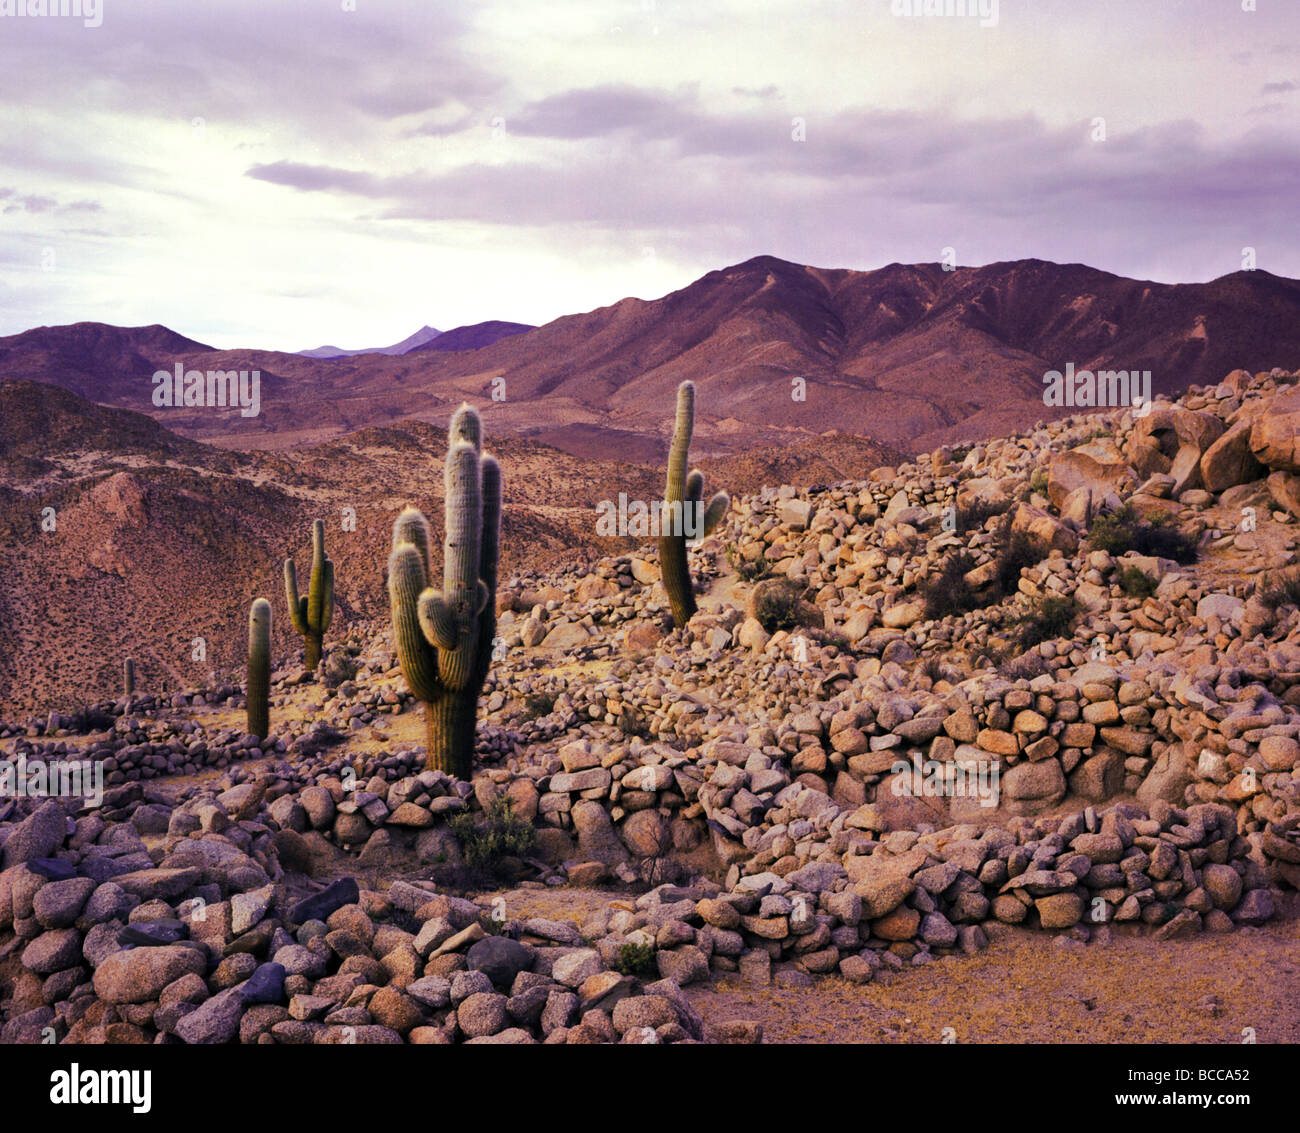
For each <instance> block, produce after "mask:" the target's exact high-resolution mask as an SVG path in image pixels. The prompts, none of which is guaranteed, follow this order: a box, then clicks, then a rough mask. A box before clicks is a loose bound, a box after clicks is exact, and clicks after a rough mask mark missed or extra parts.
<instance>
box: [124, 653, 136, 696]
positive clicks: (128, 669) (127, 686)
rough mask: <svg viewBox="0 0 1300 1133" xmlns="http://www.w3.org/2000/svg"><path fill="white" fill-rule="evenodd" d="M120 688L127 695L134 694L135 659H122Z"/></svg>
mask: <svg viewBox="0 0 1300 1133" xmlns="http://www.w3.org/2000/svg"><path fill="white" fill-rule="evenodd" d="M122 689H123V691H124V692H125V694H126V695H127V696H134V695H135V661H134V659H133V658H131V657H124V658H123V659H122Z"/></svg>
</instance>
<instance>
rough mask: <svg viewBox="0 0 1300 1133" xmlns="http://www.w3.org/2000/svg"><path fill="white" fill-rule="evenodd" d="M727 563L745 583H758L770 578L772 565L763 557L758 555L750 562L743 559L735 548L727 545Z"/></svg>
mask: <svg viewBox="0 0 1300 1133" xmlns="http://www.w3.org/2000/svg"><path fill="white" fill-rule="evenodd" d="M727 562H728V563H729V564H730V565H731V569H732V570H734V571H735V572H736V574H737V575H738V576H739V577H740V578H742V579H744V581H746V582H758V581H760V580H761V579H764V578H770V577H771V576H772V564H771V563H769V562H768V561H767V559H766V557H765V556H763V555H759V556H758V558H757V559H755V560H754V561H753V562H751V561H750V560H749V559H747V558H745V557H743V556H742V555H741V554H740V552H739V551H738V550H736V548H735V547H733V546H730V545H728V547H727Z"/></svg>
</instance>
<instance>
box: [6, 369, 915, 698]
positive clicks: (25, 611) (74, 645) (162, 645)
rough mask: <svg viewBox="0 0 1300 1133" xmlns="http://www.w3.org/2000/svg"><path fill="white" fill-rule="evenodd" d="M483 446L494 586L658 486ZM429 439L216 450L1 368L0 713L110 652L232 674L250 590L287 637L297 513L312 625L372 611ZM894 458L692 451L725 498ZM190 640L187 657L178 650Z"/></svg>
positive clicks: (443, 442)
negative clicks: (323, 549)
mask: <svg viewBox="0 0 1300 1133" xmlns="http://www.w3.org/2000/svg"><path fill="white" fill-rule="evenodd" d="M486 439H487V448H488V450H489V451H491V452H492V453H493V454H494V455H496V456H497V457H498V459H499V460H500V461H501V465H502V470H503V474H504V478H505V484H506V497H505V513H504V517H503V524H502V539H501V571H502V576H503V578H509V577H511V576H512V575H514V574H518V573H519V572H521V571H531V570H538V569H541V568H543V567H545V566H547V565H548V564H552V563H554V562H556V561H557V560H565V559H575V558H579V559H585V558H589V557H594V556H598V555H601V554H609V553H618V552H620V551H623V550H631V549H632V548H633V547H634V546H635V544H636V542H637V541H636V540H631V539H610V538H602V537H599V536H597V534H596V519H597V517H598V512H597V504H598V503H600V502H601V501H602V500H617V498H618V494H619V493H620V492H625V493H627V495H628V496H629V498H631V499H641V500H646V501H649V500H653V499H656V498H657V497H658V496H659V495H660V494H662V492H663V483H664V470H663V467H662V465H658V466H653V465H635V464H630V463H619V462H615V461H598V460H594V459H590V458H580V457H576V456H573V455H571V454H569V453H566V452H561V451H559V450H557V449H554V448H550V447H548V446H546V445H543V444H539V443H537V442H535V441H531V440H527V439H523V438H519V437H511V436H498V435H495V434H493V433H492V431H491V429H490V428H489V430H488V432H487V438H486ZM446 448H447V437H446V432H445V430H444V429H440V428H436V427H434V426H432V425H429V424H426V423H424V422H420V421H409V420H408V421H404V422H400V423H398V424H396V425H393V426H385V427H372V428H368V429H363V430H361V431H359V432H356V433H352V434H350V435H348V436H346V437H342V438H339V439H335V440H331V441H328V442H325V443H322V444H318V445H312V446H304V447H302V448H300V449H297V450H295V451H293V452H289V453H274V452H259V451H242V452H241V451H231V450H228V449H222V448H217V447H214V446H212V445H207V444H203V443H200V442H196V441H193V440H189V439H186V438H184V437H179V436H177V435H175V434H174V433H171V432H169V431H168V430H167V429H165V428H163V426H162V425H160V424H159V423H158V422H157V421H155V420H153V419H152V418H150V417H148V416H145V415H144V414H142V413H132V412H125V411H123V410H120V409H112V408H106V407H104V406H100V405H95V404H92V403H91V402H88V401H85V400H83V399H82V398H79V397H77V396H76V395H74V394H72V393H69V392H67V391H65V390H62V389H57V388H53V387H51V386H48V385H42V384H38V383H36V382H24V381H10V380H0V578H3V579H4V584H3V586H0V719H6V720H7V719H12V718H13V717H14V715H15V713H16V712H18V711H26V710H30V709H36V708H44V709H48V708H51V707H63V708H69V707H71V706H73V705H77V704H81V703H84V702H85V701H87V700H94V699H98V698H100V697H103V696H112V695H115V694H116V693H117V692H118V691H119V681H120V672H121V660H122V658H123V657H125V656H131V657H134V658H135V660H136V665H137V669H138V670H139V672H140V675H141V681H142V682H145V681H147V682H148V684H149V687H152V688H161V687H164V686H166V687H169V688H172V689H176V688H178V687H181V686H186V685H189V684H192V683H193V682H195V681H196V680H200V679H201V678H203V677H204V676H206V675H207V673H208V672H210V671H213V670H219V671H222V672H226V671H230V670H232V669H238V668H240V667H241V666H242V665H243V658H244V651H245V650H246V647H247V637H246V627H247V621H248V606H249V603H250V602H252V600H253V599H254V598H257V597H262V598H269V599H271V601H272V605H273V608H274V609H275V611H276V615H275V617H274V619H273V635H274V638H275V641H276V649H277V651H278V652H283V653H286V654H287V653H289V652H291V651H292V650H294V649H296V648H298V647H299V642H298V641H297V640H296V639H295V637H294V635H293V633H292V631H291V629H290V627H289V624H288V619H287V617H286V616H284V613H283V611H284V605H283V598H282V595H283V583H282V581H281V566H282V563H283V561H284V558H285V556H286V555H296V556H297V557H298V560H299V567H300V569H305V567H306V563H307V559H306V555H307V553H308V550H309V545H310V525H311V522H312V520H314V519H318V518H319V519H324V520H325V522H326V544H327V547H328V550H329V554H330V557H331V558H332V559H333V560H334V562H335V565H336V570H337V593H336V608H337V612H336V615H335V623H334V629H333V630H332V631H331V632H332V633H334V634H337V635H339V636H343V635H344V634H345V633H346V631H347V627H348V626H349V625H351V624H353V623H354V622H355V621H356V620H357V619H372V618H384V617H386V616H387V610H388V600H387V594H386V591H385V577H384V572H385V565H386V562H387V558H388V551H389V547H390V542H391V538H392V524H393V521H394V519H396V517H397V515H398V513H399V512H400V511H401V509H402V507H404V506H405V505H406V504H415V505H416V506H417V507H419V508H420V509H421V510H423V511H424V512H425V514H426V515H427V516H428V518H429V521H430V523H431V525H432V527H433V533H434V539H435V542H436V543H438V544H440V543H441V541H442V538H443V532H442V526H443V506H442V499H443V470H444V458H445V455H446ZM901 459H902V458H901V454H899V453H897V452H893V451H891V450H889V449H888V448H885V447H883V446H881V445H878V444H875V443H873V442H869V441H865V440H862V439H860V438H856V437H844V436H831V437H826V438H818V440H817V444H816V446H815V451H813V446H810V447H809V451H806V452H803V453H801V452H800V451H799V449H798V448H794V449H790V448H783V449H778V450H767V451H766V452H764V451H756V452H754V453H750V454H746V455H745V456H744V457H732V458H724V459H722V460H718V461H703V462H701V463H702V466H703V467H704V468H705V469H706V471H707V473H708V477H709V482H710V483H711V484H716V485H718V486H719V487H726V488H727V489H728V490H730V491H732V492H737V493H739V492H748V491H755V490H757V489H758V488H760V487H761V486H762V485H763V484H779V483H782V482H785V481H789V480H790V478H791V473H792V468H793V469H796V470H799V471H800V472H802V473H806V474H807V476H808V477H810V480H809V482H818V481H820V482H826V481H831V480H836V479H848V478H860V477H863V476H865V475H866V474H867V473H868V472H869V471H870V470H871V469H873V468H875V467H878V466H879V465H881V464H887V463H897V462H898V461H900V460H901ZM792 462H793V464H792ZM47 508H48V509H53V511H52V512H47V511H46V510H45V509H47ZM349 508H350V509H353V513H354V515H355V530H350V531H348V530H345V529H344V517H345V515H346V514H348V513H347V512H346V511H345V509H349ZM51 521H52V522H51ZM198 637H202V638H203V639H204V647H205V651H206V659H205V660H204V661H202V662H199V661H196V660H194V658H193V652H194V639H195V638H198Z"/></svg>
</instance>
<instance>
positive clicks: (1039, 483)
mask: <svg viewBox="0 0 1300 1133" xmlns="http://www.w3.org/2000/svg"><path fill="white" fill-rule="evenodd" d="M1029 490H1030V491H1031V492H1037V493H1038V494H1039V495H1040V496H1045V495H1047V470H1046V469H1043V468H1040V469H1039V470H1038V471H1037V472H1035V473H1034V474H1033V476H1031V477H1030V479H1029Z"/></svg>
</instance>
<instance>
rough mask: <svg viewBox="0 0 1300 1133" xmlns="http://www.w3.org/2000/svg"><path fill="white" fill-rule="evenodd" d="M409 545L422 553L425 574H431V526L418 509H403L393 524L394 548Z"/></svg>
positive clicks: (421, 558) (421, 559)
mask: <svg viewBox="0 0 1300 1133" xmlns="http://www.w3.org/2000/svg"><path fill="white" fill-rule="evenodd" d="M399 543H409V544H411V546H413V547H414V548H415V549H416V550H417V551H419V553H420V561H421V562H422V563H423V564H424V573H425V575H426V576H427V575H428V574H429V524H428V521H427V520H426V519H425V518H424V515H423V514H422V513H421V512H420V510H419V509H418V508H413V507H408V508H405V509H403V511H402V514H401V515H399V516H398V517H397V522H396V523H395V524H393V546H394V547H396V546H397V545H398V544H399Z"/></svg>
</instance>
